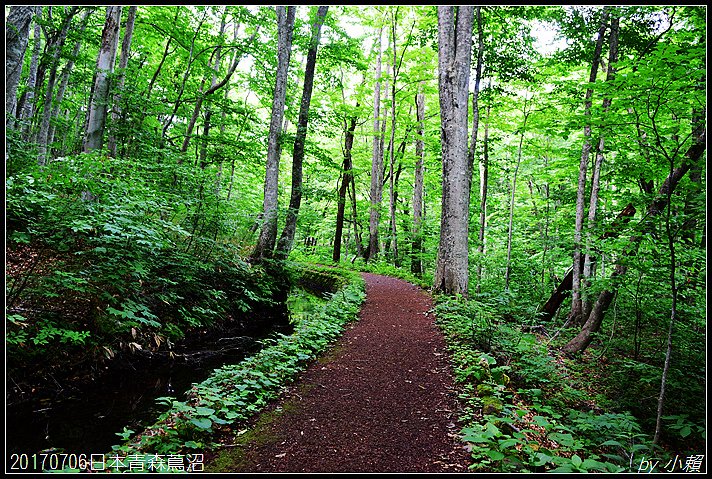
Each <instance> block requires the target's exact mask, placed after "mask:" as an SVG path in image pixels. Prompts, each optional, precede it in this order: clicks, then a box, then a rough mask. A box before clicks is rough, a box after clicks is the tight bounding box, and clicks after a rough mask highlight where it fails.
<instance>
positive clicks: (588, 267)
mask: <svg viewBox="0 0 712 479" xmlns="http://www.w3.org/2000/svg"><path fill="white" fill-rule="evenodd" d="M619 21H620V18H619V17H615V16H614V17H613V18H612V19H611V33H610V37H609V50H608V72H607V74H606V82H612V81H613V78H614V77H615V71H616V70H615V64H616V62H617V61H618V26H619ZM610 107H611V99H610V97H607V98H604V99H603V115H606V114H607V113H608V110H609V109H610ZM605 137H606V136H605V132H601V134H600V136H599V139H598V147H597V148H596V160H595V161H594V163H593V168H592V170H593V171H592V172H591V199H590V202H589V206H588V220H587V222H586V254H585V255H584V262H583V279H584V281H585V282H586V287H585V288H583V289H584V290H583V291H582V294H581V308H582V311H583V314H584V317H588V315H589V313H590V312H591V304H590V302H589V301H588V294H587V291H586V290H587V288H588V287H589V286H590V278H591V276H592V274H593V268H594V266H595V260H594V259H593V256H592V255H591V250H592V248H593V229H594V226H595V224H596V209H597V207H598V193H599V190H600V184H601V168H602V166H603V159H604V156H603V152H604V149H605V148H604V147H605Z"/></svg>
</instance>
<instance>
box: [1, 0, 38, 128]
mask: <svg viewBox="0 0 712 479" xmlns="http://www.w3.org/2000/svg"><path fill="white" fill-rule="evenodd" d="M37 8H38V7H35V6H24V5H20V6H11V7H10V13H9V14H8V16H7V23H6V25H5V128H8V127H10V126H12V125H13V123H14V121H15V115H16V114H17V112H16V109H17V85H18V84H19V83H20V76H21V75H22V64H23V61H24V59H25V51H26V50H27V42H28V40H29V37H30V24H31V23H32V17H33V15H34V14H35V13H36V12H37Z"/></svg>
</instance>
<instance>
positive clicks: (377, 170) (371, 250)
mask: <svg viewBox="0 0 712 479" xmlns="http://www.w3.org/2000/svg"><path fill="white" fill-rule="evenodd" d="M382 36H383V27H381V28H380V30H379V31H378V42H377V47H376V48H377V49H378V59H377V60H376V78H375V86H374V90H373V155H372V157H371V210H370V214H369V221H368V234H369V235H368V249H367V258H366V260H372V259H375V258H376V256H378V252H379V246H378V223H379V221H380V207H381V196H382V193H383V189H382V188H383V183H382V181H383V180H382V179H381V178H382V177H381V170H382V168H383V153H382V146H381V136H380V135H381V127H380V115H381V62H382V56H383V45H382V41H381V37H382Z"/></svg>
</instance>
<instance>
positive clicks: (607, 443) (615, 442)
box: [601, 439, 623, 447]
mask: <svg viewBox="0 0 712 479" xmlns="http://www.w3.org/2000/svg"><path fill="white" fill-rule="evenodd" d="M601 446H617V447H623V444H621V443H620V442H618V441H614V440H613V439H609V440H608V441H606V442H604V443H603V444H601Z"/></svg>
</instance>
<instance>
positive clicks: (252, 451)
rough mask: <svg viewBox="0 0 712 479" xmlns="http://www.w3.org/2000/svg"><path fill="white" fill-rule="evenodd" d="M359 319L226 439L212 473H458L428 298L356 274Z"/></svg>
mask: <svg viewBox="0 0 712 479" xmlns="http://www.w3.org/2000/svg"><path fill="white" fill-rule="evenodd" d="M363 277H364V279H365V280H366V284H367V289H366V294H367V297H366V302H365V303H364V305H363V308H362V310H361V314H360V320H359V321H358V322H356V323H354V324H353V325H352V326H351V327H350V328H349V329H348V330H347V331H346V333H345V334H344V336H343V337H342V339H341V340H340V341H339V343H338V344H337V345H336V346H335V347H334V348H333V349H332V351H331V352H330V353H329V354H328V355H327V356H326V357H325V358H323V359H322V360H320V361H318V362H315V363H314V364H312V366H311V367H310V368H309V369H308V370H307V371H306V372H305V373H304V374H303V375H302V377H301V378H300V380H299V381H297V382H296V383H295V385H293V386H292V387H291V388H290V389H289V390H288V391H287V392H286V394H285V395H284V397H283V399H282V400H281V401H279V402H278V403H277V404H275V405H273V406H271V407H270V408H269V409H268V410H267V411H266V412H265V413H263V414H261V415H260V417H259V418H258V419H257V420H256V422H255V423H253V424H252V425H251V428H250V429H249V430H243V431H234V432H235V435H231V437H229V438H228V437H227V436H226V437H225V438H224V439H223V441H224V443H225V444H224V447H222V448H219V449H218V450H217V451H216V454H215V455H213V454H211V457H210V458H209V463H208V464H206V470H211V471H216V472H217V471H219V472H460V471H466V470H467V465H468V463H469V455H468V453H467V451H466V450H465V448H464V444H463V443H462V442H460V440H459V438H458V433H459V431H460V428H461V426H459V425H458V424H457V412H458V405H457V402H456V399H455V398H456V395H457V394H456V391H455V387H454V382H453V377H452V374H451V370H450V365H449V363H448V358H447V350H446V347H445V341H444V339H443V337H442V334H441V333H440V332H439V330H438V329H437V327H436V326H435V324H434V317H433V316H432V315H431V314H430V311H431V310H432V308H433V304H432V299H431V298H430V297H429V296H428V295H427V294H426V293H425V292H424V291H422V290H421V289H420V288H418V287H416V286H413V285H412V284H410V283H407V282H405V281H402V280H399V279H395V278H389V277H384V276H378V275H374V274H368V273H364V274H363Z"/></svg>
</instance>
